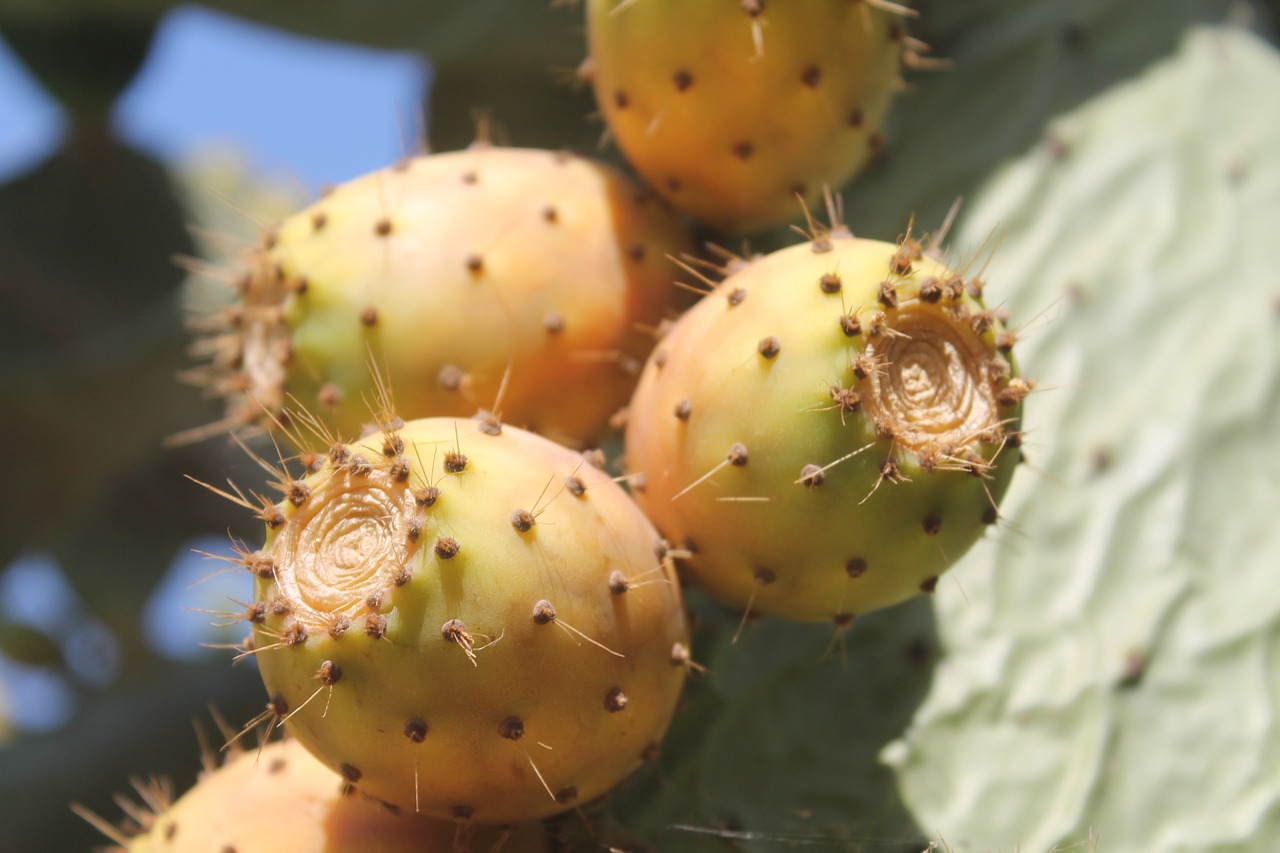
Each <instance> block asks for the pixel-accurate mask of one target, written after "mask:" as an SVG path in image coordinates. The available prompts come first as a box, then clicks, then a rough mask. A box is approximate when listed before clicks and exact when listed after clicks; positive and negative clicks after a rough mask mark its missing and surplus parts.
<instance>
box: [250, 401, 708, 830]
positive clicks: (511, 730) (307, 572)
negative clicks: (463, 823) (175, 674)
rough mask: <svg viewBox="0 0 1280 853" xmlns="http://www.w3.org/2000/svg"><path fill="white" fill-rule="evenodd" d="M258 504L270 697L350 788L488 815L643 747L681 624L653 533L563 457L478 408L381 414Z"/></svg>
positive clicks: (254, 611)
mask: <svg viewBox="0 0 1280 853" xmlns="http://www.w3.org/2000/svg"><path fill="white" fill-rule="evenodd" d="M388 429H389V430H390V431H387V432H379V433H375V434H373V435H370V436H368V437H367V438H365V439H363V440H361V441H359V442H356V443H353V444H350V445H343V444H338V445H335V447H334V448H333V449H332V450H331V451H330V452H329V454H328V456H327V457H322V458H321V460H322V461H320V462H319V470H318V471H317V472H316V473H314V474H313V475H311V476H310V477H308V478H306V480H304V481H299V482H297V483H295V485H294V488H293V490H292V491H291V492H290V494H289V496H288V497H287V498H286V499H285V501H283V502H281V504H280V505H279V506H269V507H267V509H266V510H264V513H263V517H264V518H265V519H266V520H267V523H268V528H269V531H270V532H269V535H268V537H267V543H266V547H265V548H264V549H263V551H261V552H259V553H257V554H255V555H246V559H245V564H246V566H248V567H249V568H250V569H251V570H253V571H254V572H255V574H256V580H255V603H254V605H252V606H251V607H250V612H249V614H248V619H249V621H251V622H252V623H253V649H254V656H255V659H256V660H257V662H258V666H259V669H260V672H261V675H262V678H263V681H264V683H265V685H266V688H267V691H268V693H269V695H270V703H269V708H270V711H271V712H272V713H274V715H275V716H276V717H281V718H283V720H284V723H285V726H286V728H287V729H288V730H289V731H290V732H292V733H293V734H294V735H296V736H297V737H298V739H299V740H301V741H302V742H303V743H304V744H305V745H306V746H307V747H308V748H309V749H311V750H312V751H313V752H314V753H315V754H316V755H317V756H319V757H320V758H321V759H322V760H324V761H325V762H326V763H327V764H328V765H329V766H330V767H332V768H334V769H336V770H337V771H339V772H340V773H342V774H343V775H344V777H345V778H346V779H347V780H348V781H350V782H351V783H352V784H354V785H355V786H356V787H357V788H358V789H359V790H360V792H361V793H362V794H363V795H365V796H368V797H371V798H374V799H378V800H381V801H383V802H385V803H388V804H391V805H393V806H395V807H397V808H399V809H400V810H401V811H404V812H415V811H416V812H421V813H424V814H430V815H434V816H437V817H446V818H449V817H452V818H455V819H464V820H474V821H476V822H480V823H507V822H516V821H522V820H530V819H535V818H541V817H545V816H549V815H552V814H556V813H559V812H562V811H565V810H568V809H572V808H575V807H577V806H579V805H580V804H582V803H584V802H587V801H590V800H592V799H594V798H596V797H598V796H600V795H602V794H604V793H605V792H606V791H608V790H609V789H610V788H612V787H613V786H614V785H615V784H616V783H617V782H619V781H620V780H621V779H622V778H623V777H625V776H627V775H628V774H630V773H631V772H632V771H634V770H635V769H637V768H638V767H639V766H640V765H641V764H642V762H643V759H644V758H645V757H646V756H648V755H652V754H653V752H652V751H653V750H654V749H655V748H656V744H657V742H658V741H659V739H660V738H661V737H662V735H663V733H664V731H665V730H666V727H667V724H668V722H669V720H670V717H671V715H672V713H673V711H674V708H675V704H676V700H677V698H678V696H679V693H680V690H681V687H682V684H683V680H684V674H685V664H686V663H687V658H684V657H681V656H680V655H679V654H678V653H677V652H678V651H680V650H684V649H687V646H688V629H687V624H686V618H685V615H684V611H683V607H682V601H681V594H680V589H679V586H678V584H677V583H676V582H675V580H674V567H673V565H672V561H671V560H670V558H668V557H666V556H665V550H664V549H663V548H662V545H661V542H660V540H659V537H658V534H657V532H656V531H655V530H654V529H653V527H652V525H651V524H650V523H649V522H648V520H646V519H645V518H644V516H643V515H642V514H641V513H640V511H639V509H638V508H637V507H636V506H635V504H634V502H632V501H631V500H630V498H629V497H628V496H627V494H626V493H625V492H624V491H623V490H622V489H621V487H620V486H618V485H617V484H615V483H614V482H612V481H611V479H610V478H609V476H608V475H606V474H605V473H603V472H602V471H600V470H597V469H596V468H594V467H592V465H591V464H588V463H587V462H586V461H584V458H583V456H581V455H579V454H577V453H575V452H573V451H571V450H568V449H566V448H563V447H561V446H558V445H555V444H553V443H552V442H550V441H548V440H546V439H544V438H541V437H539V436H536V435H533V434H531V433H528V432H524V431H522V430H519V429H516V428H513V427H495V426H494V424H493V423H492V422H490V421H466V420H464V421H458V420H454V419H449V418H433V419H423V420H417V421H411V422H409V423H408V424H407V425H404V424H396V423H394V422H392V423H391V424H390V425H389V426H388Z"/></svg>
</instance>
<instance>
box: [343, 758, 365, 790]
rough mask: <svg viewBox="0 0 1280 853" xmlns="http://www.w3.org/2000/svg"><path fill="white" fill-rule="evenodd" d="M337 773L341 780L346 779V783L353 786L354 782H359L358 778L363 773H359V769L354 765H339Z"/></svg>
mask: <svg viewBox="0 0 1280 853" xmlns="http://www.w3.org/2000/svg"><path fill="white" fill-rule="evenodd" d="M338 771H339V772H340V773H341V774H342V778H343V779H346V780H347V781H348V782H350V783H351V784H353V785H354V784H355V783H356V782H359V781H360V777H361V776H363V775H364V774H363V773H361V772H360V769H359V768H358V767H356V766H355V765H354V764H346V763H343V764H339V765H338Z"/></svg>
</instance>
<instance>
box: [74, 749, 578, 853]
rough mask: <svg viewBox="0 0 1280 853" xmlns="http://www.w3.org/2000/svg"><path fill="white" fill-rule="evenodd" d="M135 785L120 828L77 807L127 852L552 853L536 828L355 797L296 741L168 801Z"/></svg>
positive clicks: (210, 768)
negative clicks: (471, 825)
mask: <svg viewBox="0 0 1280 853" xmlns="http://www.w3.org/2000/svg"><path fill="white" fill-rule="evenodd" d="M135 788H136V792H137V794H138V796H139V797H140V798H141V800H142V804H141V805H140V806H139V805H136V804H131V805H132V807H130V808H127V809H126V812H127V813H128V815H129V819H128V822H127V823H126V824H125V825H124V826H113V825H111V824H109V823H107V822H106V821H105V820H103V819H102V818H99V817H97V816H95V815H92V814H89V813H88V812H85V811H83V810H79V809H78V811H80V813H81V814H82V815H83V816H84V817H86V818H87V819H88V820H89V821H90V822H91V823H93V824H94V826H96V827H97V828H98V829H99V830H100V831H101V832H103V833H104V834H105V835H107V836H108V837H109V838H111V839H112V840H113V841H115V842H116V843H117V844H118V845H119V847H118V848H116V849H118V850H120V851H123V853H152V851H165V853H208V851H228V850H234V851H235V853H280V851H289V853H326V851H339V850H344V851H361V850H377V851H379V853H433V851H434V853H457V851H459V850H468V849H470V850H486V851H487V850H492V849H497V847H496V845H499V844H500V845H501V849H502V850H503V851H509V853H550V851H551V850H553V849H555V848H554V847H553V845H552V842H551V839H550V838H549V837H548V835H547V833H546V831H545V830H543V828H542V827H540V826H537V825H523V826H518V827H512V828H510V829H503V830H500V829H497V828H490V827H483V828H482V827H476V828H475V829H473V830H471V833H470V837H464V836H460V835H459V832H458V827H457V825H456V824H455V823H453V822H451V821H441V820H437V819H434V818H428V817H426V816H424V815H402V814H397V813H395V812H393V811H391V810H389V809H386V808H383V807H382V806H380V805H378V804H377V803H373V802H369V801H368V800H365V799H363V798H361V797H360V796H358V795H357V794H356V792H355V791H354V789H353V788H352V787H351V786H350V785H348V784H347V783H346V782H344V781H343V779H342V778H341V777H340V776H338V775H337V774H336V773H334V772H333V771H332V770H330V769H329V768H328V767H325V766H324V765H323V764H322V763H320V761H319V760H317V759H316V758H315V757H314V756H312V755H311V754H310V753H309V752H307V751H306V750H305V749H303V747H302V746H301V744H299V743H298V742H297V741H296V740H283V741H275V742H273V743H269V744H267V745H265V746H263V747H262V749H261V750H259V751H257V752H247V751H241V750H239V749H237V750H235V751H233V752H231V753H230V754H229V755H228V757H227V759H226V760H225V761H224V762H223V764H222V766H220V767H215V765H214V762H213V760H212V759H206V761H205V772H204V773H203V774H202V775H201V777H200V779H199V780H198V781H197V783H196V785H195V787H193V788H191V789H190V790H189V791H187V792H186V793H185V794H183V795H182V796H181V797H180V798H179V799H178V800H177V801H175V802H172V803H171V802H169V800H170V795H169V793H168V787H167V786H166V785H163V784H161V783H159V782H151V783H144V782H141V781H138V782H135ZM121 802H127V800H123V799H122V800H121ZM459 842H462V845H461V846H460V844H459Z"/></svg>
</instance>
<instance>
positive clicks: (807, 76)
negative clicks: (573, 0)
mask: <svg viewBox="0 0 1280 853" xmlns="http://www.w3.org/2000/svg"><path fill="white" fill-rule="evenodd" d="M909 14H913V13H912V12H911V10H910V9H908V8H906V7H903V6H898V5H896V4H892V3H885V2H877V1H876V0H872V1H871V2H856V3H852V2H848V0H806V2H804V3H790V2H772V0H769V2H765V0H746V2H743V1H742V0H699V2H685V1H684V0H589V2H588V3H587V33H588V46H589V51H590V56H589V59H588V60H587V63H586V65H585V69H586V71H587V73H588V75H589V77H590V79H591V82H592V86H593V88H594V90H595V94H596V101H597V103H598V104H599V107H600V111H601V113H602V115H603V116H604V119H605V121H606V122H607V124H608V128H609V133H610V134H611V136H612V138H613V139H614V140H615V141H616V142H617V144H618V147H619V148H620V149H621V150H622V153H623V154H624V155H625V156H626V157H627V159H628V161H629V162H630V163H631V164H632V165H633V166H634V167H635V169H636V171H637V172H639V173H640V175H642V176H643V177H644V178H645V180H646V181H647V182H648V183H649V184H650V185H651V186H653V187H654V188H655V189H656V190H657V192H659V193H660V194H661V195H662V196H663V198H665V199H667V200H668V201H669V202H670V203H671V204H673V205H675V206H677V207H679V208H681V209H682V210H685V211H688V212H689V213H691V214H693V215H694V216H695V217H697V218H699V219H701V220H703V221H705V222H707V223H709V224H711V225H712V226H713V227H716V228H719V229H721V230H724V231H729V232H740V231H741V232H750V231H757V230H760V229H762V228H765V227H768V226H770V225H776V224H778V223H781V222H786V221H788V220H791V219H794V218H796V216H797V215H798V213H799V209H798V207H797V205H796V195H797V194H800V195H802V196H804V197H805V198H807V199H808V200H809V201H810V202H817V201H818V200H820V198H821V194H822V190H823V186H824V185H830V186H833V187H838V186H840V185H842V184H843V183H844V182H845V181H847V180H848V179H849V178H850V177H851V176H852V175H853V174H854V173H856V172H857V171H858V170H859V169H861V168H862V166H863V165H864V164H865V163H866V162H867V161H868V159H869V158H871V157H872V156H873V155H874V154H875V153H877V151H878V150H879V149H880V148H882V147H883V144H884V140H883V137H882V136H881V135H880V133H879V128H880V126H881V123H882V122H883V120H884V117H885V114H886V112H887V111H888V108H889V103H890V101H891V100H892V98H893V94H894V92H895V91H896V90H897V88H898V87H899V86H900V84H901V75H900V67H901V57H902V55H903V53H904V51H906V50H908V48H906V47H904V40H905V39H906V31H905V27H904V26H903V22H904V19H905V17H906V16H907V15H909Z"/></svg>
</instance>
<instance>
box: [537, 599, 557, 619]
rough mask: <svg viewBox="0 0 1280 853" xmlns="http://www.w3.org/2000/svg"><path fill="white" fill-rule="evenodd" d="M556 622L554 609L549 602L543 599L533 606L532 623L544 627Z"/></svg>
mask: <svg viewBox="0 0 1280 853" xmlns="http://www.w3.org/2000/svg"><path fill="white" fill-rule="evenodd" d="M555 620H556V609H555V608H554V607H552V606H551V602H550V601H547V600H546V599H545V598H541V599H539V600H538V601H537V602H536V603H535V604H534V605H533V621H534V622H536V623H537V624H539V625H546V624H548V623H550V622H554V621H555Z"/></svg>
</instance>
